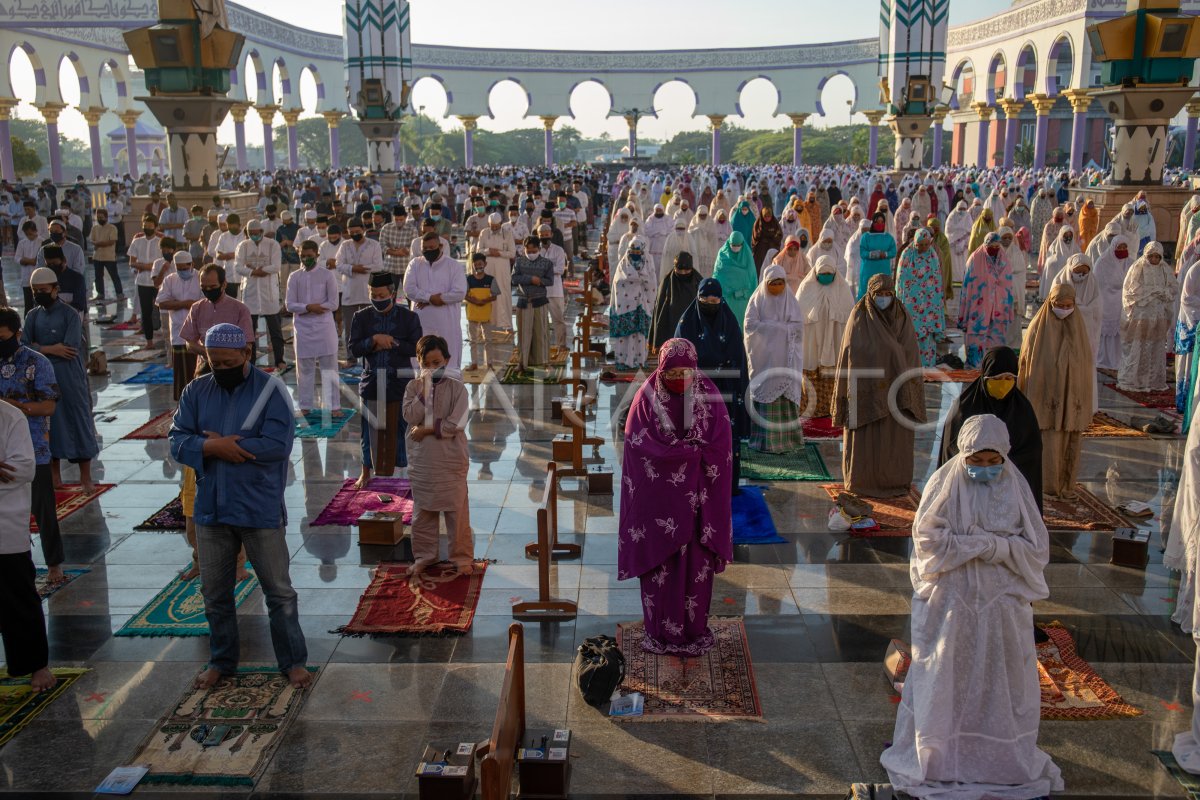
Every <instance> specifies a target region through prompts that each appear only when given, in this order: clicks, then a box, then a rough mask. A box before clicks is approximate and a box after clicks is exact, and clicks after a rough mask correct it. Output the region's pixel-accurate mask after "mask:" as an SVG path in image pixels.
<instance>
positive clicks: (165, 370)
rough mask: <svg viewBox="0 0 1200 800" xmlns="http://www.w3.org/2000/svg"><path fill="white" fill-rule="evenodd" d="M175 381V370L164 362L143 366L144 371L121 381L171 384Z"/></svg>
mask: <svg viewBox="0 0 1200 800" xmlns="http://www.w3.org/2000/svg"><path fill="white" fill-rule="evenodd" d="M174 382H175V372H174V370H172V369H171V368H170V367H167V366H164V365H162V364H151V365H150V366H148V367H143V368H142V371H141V372H139V373H138V374H137V375H134V376H133V377H132V378H126V379H125V380H123V381H121V383H132V384H144V385H162V386H170V385H171V384H173V383H174Z"/></svg>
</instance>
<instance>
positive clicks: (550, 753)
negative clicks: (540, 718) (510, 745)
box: [517, 728, 571, 800]
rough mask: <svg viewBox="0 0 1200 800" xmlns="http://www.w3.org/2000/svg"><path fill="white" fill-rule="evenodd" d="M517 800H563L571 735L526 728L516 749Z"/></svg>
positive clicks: (560, 730)
mask: <svg viewBox="0 0 1200 800" xmlns="http://www.w3.org/2000/svg"><path fill="white" fill-rule="evenodd" d="M517 769H518V774H519V776H520V785H521V789H520V792H519V794H518V795H517V797H518V800H566V797H567V791H568V790H569V788H570V785H571V732H570V731H569V730H566V729H563V728H559V729H558V730H533V729H526V731H525V735H524V736H522V737H521V746H520V747H519V748H518V749H517Z"/></svg>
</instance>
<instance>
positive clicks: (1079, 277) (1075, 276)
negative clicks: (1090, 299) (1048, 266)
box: [1071, 272, 1087, 283]
mask: <svg viewBox="0 0 1200 800" xmlns="http://www.w3.org/2000/svg"><path fill="white" fill-rule="evenodd" d="M1071 280H1073V281H1075V282H1076V283H1083V282H1084V281H1086V280H1087V273H1086V272H1072V273H1071Z"/></svg>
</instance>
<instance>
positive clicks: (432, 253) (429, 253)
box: [421, 247, 442, 264]
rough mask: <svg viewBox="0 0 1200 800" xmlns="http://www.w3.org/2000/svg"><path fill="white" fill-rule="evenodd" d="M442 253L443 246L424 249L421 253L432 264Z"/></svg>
mask: <svg viewBox="0 0 1200 800" xmlns="http://www.w3.org/2000/svg"><path fill="white" fill-rule="evenodd" d="M441 254H442V248H440V247H439V248H438V249H436V250H422V251H421V255H422V256H424V257H425V260H426V261H428V262H429V263H430V264H432V263H433V262H435V261H437V260H438V256H440V255H441Z"/></svg>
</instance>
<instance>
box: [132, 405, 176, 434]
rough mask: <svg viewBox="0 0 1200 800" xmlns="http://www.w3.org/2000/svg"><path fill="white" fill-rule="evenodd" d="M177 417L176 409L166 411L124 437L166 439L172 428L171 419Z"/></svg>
mask: <svg viewBox="0 0 1200 800" xmlns="http://www.w3.org/2000/svg"><path fill="white" fill-rule="evenodd" d="M173 419H175V409H171V410H170V411H164V412H162V413H161V414H159V415H158V416H156V417H155V418H154V419H152V420H150V421H149V422H147V423H146V424H145V425H142V426H141V427H140V428H138V429H137V430H135V431H133V433H129V434H126V435H125V436H123V437H121V438H122V439H165V438H167V433H168V432H169V431H170V430H171V421H172V420H173Z"/></svg>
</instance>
